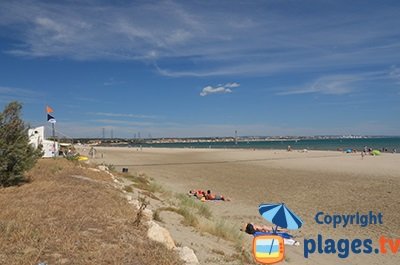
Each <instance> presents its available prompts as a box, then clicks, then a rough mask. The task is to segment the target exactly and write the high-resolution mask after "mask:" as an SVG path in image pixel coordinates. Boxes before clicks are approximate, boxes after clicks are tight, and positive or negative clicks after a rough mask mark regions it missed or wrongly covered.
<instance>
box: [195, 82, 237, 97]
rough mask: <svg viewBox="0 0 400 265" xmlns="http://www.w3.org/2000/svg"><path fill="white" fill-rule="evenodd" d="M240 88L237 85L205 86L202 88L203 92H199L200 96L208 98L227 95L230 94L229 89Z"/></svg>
mask: <svg viewBox="0 0 400 265" xmlns="http://www.w3.org/2000/svg"><path fill="white" fill-rule="evenodd" d="M238 86H240V84H239V83H235V82H233V83H227V84H225V85H218V86H215V87H213V86H206V87H204V88H203V90H202V91H201V92H200V96H202V97H204V96H208V95H212V94H228V93H232V90H231V88H235V87H238Z"/></svg>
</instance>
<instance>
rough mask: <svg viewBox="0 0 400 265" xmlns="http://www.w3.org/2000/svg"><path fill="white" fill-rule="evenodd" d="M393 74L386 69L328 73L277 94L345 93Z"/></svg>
mask: <svg viewBox="0 0 400 265" xmlns="http://www.w3.org/2000/svg"><path fill="white" fill-rule="evenodd" d="M391 76H392V74H389V75H388V74H387V72H386V71H374V72H364V73H356V74H341V75H339V74H337V75H326V76H322V77H319V78H317V79H316V80H314V81H312V82H310V83H307V84H305V85H303V86H299V87H291V88H284V89H282V91H280V92H278V93H276V94H277V95H282V96H284V95H298V94H312V93H314V94H325V95H345V94H350V93H352V92H355V91H357V90H358V89H360V87H361V86H362V84H364V83H365V82H369V83H372V82H375V81H379V80H388V79H390V78H391Z"/></svg>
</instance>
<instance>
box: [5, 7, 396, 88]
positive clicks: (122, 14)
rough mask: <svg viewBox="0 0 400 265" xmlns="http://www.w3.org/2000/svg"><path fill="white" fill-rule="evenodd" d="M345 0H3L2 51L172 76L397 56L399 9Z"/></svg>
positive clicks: (373, 62)
mask: <svg viewBox="0 0 400 265" xmlns="http://www.w3.org/2000/svg"><path fill="white" fill-rule="evenodd" d="M340 2H341V1H331V2H328V3H324V5H320V4H316V3H314V4H315V5H317V6H318V7H315V8H316V10H318V12H316V15H313V16H304V15H302V14H303V12H292V11H291V10H297V9H298V8H300V7H299V6H297V5H296V4H295V2H292V3H290V4H285V5H284V6H283V5H280V1H278V2H277V3H271V4H268V5H260V4H259V2H250V3H249V2H235V3H232V8H230V9H229V10H227V9H226V7H225V6H224V4H223V3H219V2H214V3H213V4H210V3H204V2H201V1H200V2H192V1H183V2H179V3H177V2H174V1H151V2H135V3H124V4H116V5H111V4H104V3H99V2H96V1H93V2H91V1H89V2H86V1H85V2H76V1H73V2H69V1H68V2H62V3H61V2H57V1H1V2H0V27H1V28H4V29H6V30H12V31H13V32H14V33H15V34H13V36H12V37H13V39H14V40H15V41H16V42H15V45H13V46H11V47H8V48H7V50H6V52H8V53H10V54H13V55H17V56H29V57H47V56H53V57H57V58H59V57H61V58H68V59H75V60H99V59H100V60H139V61H144V62H146V65H149V66H154V65H155V66H156V67H155V68H156V71H157V72H158V73H159V74H161V75H166V76H172V77H184V76H194V77H202V76H217V75H236V74H238V73H241V74H246V75H262V76H265V75H270V74H275V73H283V72H285V73H292V72H302V71H305V72H306V71H313V70H319V71H323V70H325V71H328V70H330V69H332V68H334V69H338V68H339V69H352V68H354V67H371V66H375V67H382V65H388V64H389V65H390V64H395V63H397V62H398V61H399V60H400V52H399V49H400V41H398V39H399V35H400V33H399V32H398V31H396V29H397V28H399V27H400V20H399V19H398V13H397V11H396V10H397V8H392V7H391V6H390V5H379V4H375V5H373V4H365V5H363V6H362V8H360V9H357V10H355V9H354V7H355V6H358V5H354V7H352V6H349V7H348V8H346V9H343V8H340V7H341V6H340V5H342V4H343V3H340ZM309 4H310V5H311V4H313V3H311V2H310V3H309ZM288 5H293V7H292V8H287V6H288ZM301 8H307V6H306V5H304V6H302V7H301ZM357 8H358V7H357ZM335 10H336V11H335ZM337 10H340V12H339V11H337ZM372 11H373V12H372ZM155 17H156V18H157V20H155V19H154V18H155ZM382 18H385V19H382ZM171 59H172V60H173V61H174V64H170V61H171ZM336 86H340V85H338V84H337V85H336ZM329 90H330V89H327V91H329ZM332 90H334V91H338V89H337V88H333V89H332Z"/></svg>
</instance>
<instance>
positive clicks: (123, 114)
mask: <svg viewBox="0 0 400 265" xmlns="http://www.w3.org/2000/svg"><path fill="white" fill-rule="evenodd" d="M86 114H88V115H96V116H105V117H125V118H138V119H155V118H157V116H155V115H143V114H132V113H111V112H88V113H86Z"/></svg>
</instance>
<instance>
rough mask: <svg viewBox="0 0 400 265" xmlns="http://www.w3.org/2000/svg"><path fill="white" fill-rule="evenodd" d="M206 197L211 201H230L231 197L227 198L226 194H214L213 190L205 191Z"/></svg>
mask: <svg viewBox="0 0 400 265" xmlns="http://www.w3.org/2000/svg"><path fill="white" fill-rule="evenodd" d="M203 196H204V198H206V200H210V201H230V199H229V198H226V197H225V196H224V195H219V194H212V193H211V190H207V193H205V192H203Z"/></svg>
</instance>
